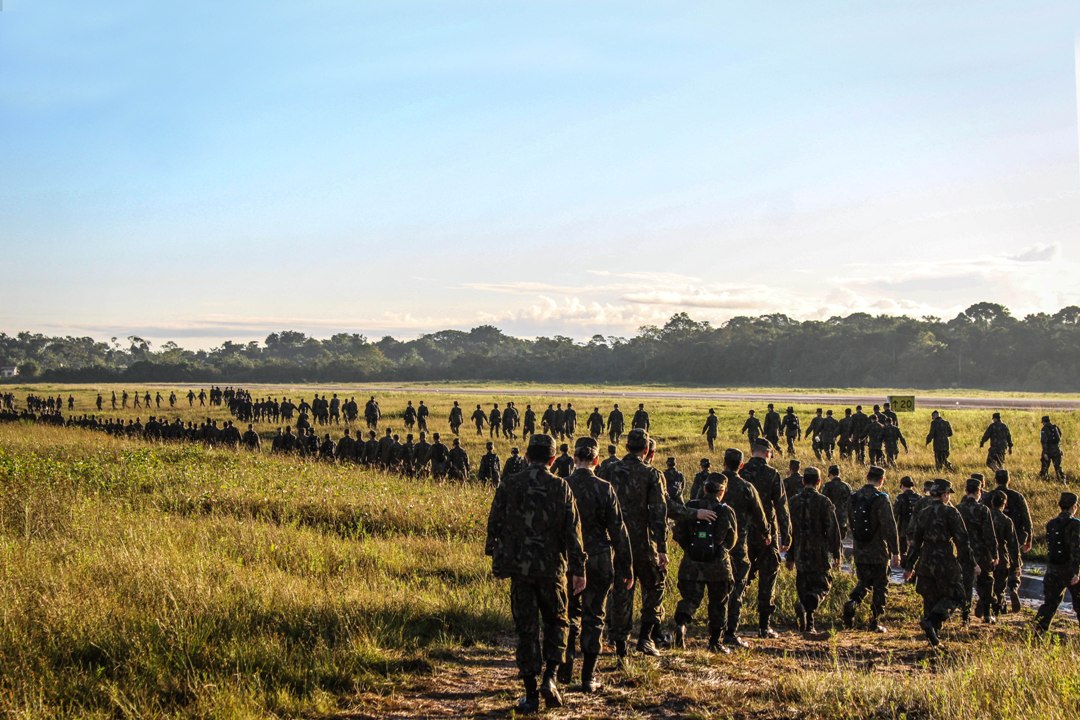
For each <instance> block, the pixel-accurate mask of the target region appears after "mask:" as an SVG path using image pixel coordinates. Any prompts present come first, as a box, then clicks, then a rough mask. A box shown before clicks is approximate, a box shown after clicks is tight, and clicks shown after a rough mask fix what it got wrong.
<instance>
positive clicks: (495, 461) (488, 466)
mask: <svg viewBox="0 0 1080 720" xmlns="http://www.w3.org/2000/svg"><path fill="white" fill-rule="evenodd" d="M499 471H500V463H499V456H498V455H496V454H495V451H493V450H488V451H487V452H486V453H484V454H483V455H481V456H480V468H479V469H478V470H477V471H476V479H477V480H479V481H480V482H485V483H490V484H491V485H498V484H499Z"/></svg>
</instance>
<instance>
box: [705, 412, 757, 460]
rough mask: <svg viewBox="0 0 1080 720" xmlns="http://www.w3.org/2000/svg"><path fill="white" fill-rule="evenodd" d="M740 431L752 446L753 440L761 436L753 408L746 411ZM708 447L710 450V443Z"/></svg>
mask: <svg viewBox="0 0 1080 720" xmlns="http://www.w3.org/2000/svg"><path fill="white" fill-rule="evenodd" d="M770 407H771V406H770ZM740 432H742V433H743V434H745V435H746V439H747V441H748V442H749V443H750V445H751V446H753V444H754V441H755V440H757V439H758V438H759V437H761V421H760V420H758V419H757V418H756V417H754V411H753V410H751V411H750V412H749V413H748V415H747V418H746V422H744V423H743V426H742V430H740ZM709 449H710V450H712V446H711V445H710V446H709Z"/></svg>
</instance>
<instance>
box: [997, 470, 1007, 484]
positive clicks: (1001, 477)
mask: <svg viewBox="0 0 1080 720" xmlns="http://www.w3.org/2000/svg"><path fill="white" fill-rule="evenodd" d="M994 482H996V483H997V484H998V485H1008V484H1009V471H1008V470H1006V469H1005V468H1001V469H1000V470H998V471H997V472H995V473H994Z"/></svg>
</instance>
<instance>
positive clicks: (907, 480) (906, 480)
mask: <svg viewBox="0 0 1080 720" xmlns="http://www.w3.org/2000/svg"><path fill="white" fill-rule="evenodd" d="M900 486H901V487H908V488H909V487H915V481H914V480H912V479H911V476H910V475H905V476H904V477H902V478H900Z"/></svg>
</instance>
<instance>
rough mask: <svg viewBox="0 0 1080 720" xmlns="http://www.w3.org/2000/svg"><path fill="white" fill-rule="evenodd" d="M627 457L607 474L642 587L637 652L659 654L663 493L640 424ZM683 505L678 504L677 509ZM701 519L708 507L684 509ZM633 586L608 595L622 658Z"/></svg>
mask: <svg viewBox="0 0 1080 720" xmlns="http://www.w3.org/2000/svg"><path fill="white" fill-rule="evenodd" d="M626 450H627V454H626V456H625V457H624V458H623V459H622V460H620V461H619V462H617V463H614V464H613V465H611V466H610V468H609V470H608V474H607V477H606V479H607V480H608V482H610V483H611V485H612V487H614V488H615V494H616V495H617V496H618V498H619V505H620V506H621V507H622V511H623V523H624V524H625V525H626V530H627V532H628V533H629V535H630V545H631V550H632V553H633V557H634V578H635V581H636V586H637V587H639V588H640V589H641V632H640V635H639V636H638V644H637V648H638V651H639V652H641V653H643V654H646V655H653V656H656V655H659V654H660V651H659V650H658V649H657V647H656V645H655V644H654V642H653V637H652V636H653V632H654V628H655V627H656V626H657V625H659V624H660V613H661V603H662V602H663V599H664V584H663V579H662V578H663V573H664V572H665V571H666V570H667V564H668V556H667V518H668V505H667V496H666V493H665V492H664V486H663V482H662V481H661V478H660V473H659V472H658V471H657V470H656V468H653V467H651V466H649V465H647V464H646V463H645V457H646V456H647V455H648V452H649V434H648V433H647V432H645V430H643V429H641V428H635V429H633V430H631V431H630V432H629V433H628V434H627V436H626ZM682 509H683V508H682V507H681V506H680V510H682ZM686 512H688V513H696V516H697V517H699V518H701V519H708V520H715V519H716V515H715V513H712V512H711V511H707V510H696V511H693V510H687V511H686ZM633 613H634V591H633V588H626V587H621V586H619V585H616V586H615V588H614V592H613V593H612V597H611V608H610V614H611V629H610V631H609V632H608V635H609V637H611V638H612V640H613V641H614V643H615V653H616V655H618V657H619V658H620V661H621V660H622V659H623V658H625V657H626V652H627V647H626V643H627V641H628V640H629V638H630V632H631V629H632V626H633V619H634V616H633Z"/></svg>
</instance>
